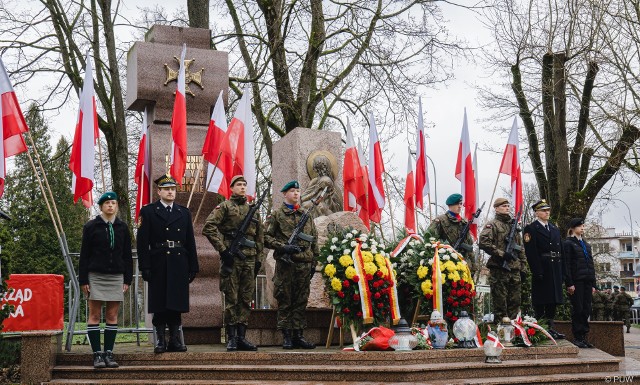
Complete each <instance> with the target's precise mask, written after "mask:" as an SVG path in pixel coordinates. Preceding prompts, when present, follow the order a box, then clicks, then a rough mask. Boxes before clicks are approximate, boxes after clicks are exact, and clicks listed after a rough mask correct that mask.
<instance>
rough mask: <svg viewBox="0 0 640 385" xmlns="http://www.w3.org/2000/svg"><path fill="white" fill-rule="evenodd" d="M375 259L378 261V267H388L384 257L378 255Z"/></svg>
mask: <svg viewBox="0 0 640 385" xmlns="http://www.w3.org/2000/svg"><path fill="white" fill-rule="evenodd" d="M374 258H375V259H376V265H378V266H379V267H382V266H386V265H387V262H386V261H385V260H384V257H383V256H382V255H380V254H376V255H375V257H374Z"/></svg>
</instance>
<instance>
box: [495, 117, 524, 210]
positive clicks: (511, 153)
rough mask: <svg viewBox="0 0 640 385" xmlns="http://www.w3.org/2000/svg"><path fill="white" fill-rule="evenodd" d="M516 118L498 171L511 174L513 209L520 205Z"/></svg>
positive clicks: (520, 182)
mask: <svg viewBox="0 0 640 385" xmlns="http://www.w3.org/2000/svg"><path fill="white" fill-rule="evenodd" d="M518 142H519V141H518V118H513V125H512V126H511V133H510V134H509V141H508V142H507V146H506V147H505V149H504V155H503V156H502V163H501V164H500V173H501V174H507V175H511V204H512V205H513V207H514V210H516V211H517V210H518V209H519V208H520V206H521V205H522V202H523V198H522V170H521V168H520V146H519V144H518Z"/></svg>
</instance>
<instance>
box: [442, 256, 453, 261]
mask: <svg viewBox="0 0 640 385" xmlns="http://www.w3.org/2000/svg"><path fill="white" fill-rule="evenodd" d="M442 259H444V260H445V261H448V260H450V259H451V257H449V256H448V255H444V256H443V257H442Z"/></svg>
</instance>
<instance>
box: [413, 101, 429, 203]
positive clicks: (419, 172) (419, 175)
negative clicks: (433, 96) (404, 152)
mask: <svg viewBox="0 0 640 385" xmlns="http://www.w3.org/2000/svg"><path fill="white" fill-rule="evenodd" d="M416 146H417V147H416V170H415V178H416V186H415V188H416V206H418V207H419V208H420V209H421V210H423V209H424V197H426V196H427V195H429V170H428V169H427V152H426V149H425V138H424V121H423V120H422V98H419V99H418V130H417V140H416Z"/></svg>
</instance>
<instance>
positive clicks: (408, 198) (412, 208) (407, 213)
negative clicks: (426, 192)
mask: <svg viewBox="0 0 640 385" xmlns="http://www.w3.org/2000/svg"><path fill="white" fill-rule="evenodd" d="M415 198H416V193H415V182H414V173H413V159H412V158H411V150H410V149H409V161H408V163H407V180H406V182H405V185H404V227H405V229H407V233H408V234H415V233H416V202H415Z"/></svg>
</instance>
